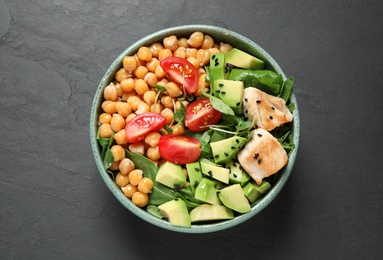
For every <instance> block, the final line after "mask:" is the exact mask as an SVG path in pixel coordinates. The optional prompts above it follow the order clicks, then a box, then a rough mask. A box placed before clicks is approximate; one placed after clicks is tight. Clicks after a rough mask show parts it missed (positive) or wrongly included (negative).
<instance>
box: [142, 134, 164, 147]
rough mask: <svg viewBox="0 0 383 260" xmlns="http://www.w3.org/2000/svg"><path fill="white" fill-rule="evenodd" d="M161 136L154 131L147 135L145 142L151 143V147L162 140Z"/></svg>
mask: <svg viewBox="0 0 383 260" xmlns="http://www.w3.org/2000/svg"><path fill="white" fill-rule="evenodd" d="M160 138H161V135H160V133H158V132H152V133H149V134H148V135H147V136H146V137H145V143H146V144H148V145H150V146H151V147H156V146H157V145H158V143H159V141H160Z"/></svg>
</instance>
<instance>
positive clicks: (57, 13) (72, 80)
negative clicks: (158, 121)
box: [0, 0, 383, 259]
mask: <svg viewBox="0 0 383 260" xmlns="http://www.w3.org/2000/svg"><path fill="white" fill-rule="evenodd" d="M194 23H202V24H210V25H217V26H222V27H225V28H228V29H231V30H233V31H236V32H238V33H240V34H243V35H245V36H247V37H248V38H250V39H252V40H254V41H255V42H257V43H258V44H259V45H260V46H262V47H263V48H264V49H265V50H266V51H268V52H269V54H271V55H272V56H273V57H274V58H275V59H276V60H277V61H278V62H279V64H280V65H281V67H282V68H283V69H284V71H285V73H286V74H287V75H288V76H290V75H292V76H294V77H295V79H296V85H295V93H296V95H297V98H298V101H299V108H300V113H301V145H300V147H299V155H298V159H297V162H296V166H295V168H294V171H293V173H292V176H291V178H290V179H289V181H288V182H287V184H286V186H285V188H284V190H283V191H282V192H281V193H280V195H279V196H278V198H277V199H276V200H275V201H274V202H273V203H272V204H271V205H270V206H269V207H268V208H267V209H265V210H264V211H263V212H262V213H260V214H259V215H257V216H256V217H254V218H253V219H251V220H250V221H247V222H246V223H244V224H242V225H240V226H237V227H234V228H231V229H229V230H226V231H222V232H218V233H212V234H203V235H190V234H178V233H173V232H170V231H164V230H161V229H159V228H157V227H155V226H152V225H149V224H147V223H145V222H143V221H142V220H140V219H138V218H137V217H136V216H134V215H132V214H131V213H130V212H128V211H127V210H126V209H125V208H123V207H122V206H121V205H120V204H119V203H118V202H117V201H116V200H115V199H114V197H113V196H112V194H111V193H110V192H109V191H108V190H107V188H106V187H105V185H104V183H103V182H102V179H101V178H100V176H99V175H98V173H97V169H96V166H95V163H94V161H93V158H92V153H91V150H90V144H89V133H88V132H89V131H88V123H89V113H90V107H91V102H92V98H93V94H94V92H95V89H96V87H97V85H98V82H99V81H100V79H101V78H102V76H103V74H104V72H105V71H106V69H107V68H108V66H109V65H110V63H111V62H112V61H113V60H114V59H115V58H116V57H117V55H118V54H119V53H120V52H121V51H123V50H124V49H125V48H126V47H127V46H129V45H130V44H131V43H133V42H134V41H136V40H138V39H139V38H141V37H143V36H145V35H147V34H149V33H152V32H154V31H156V30H159V29H163V28H166V27H169V26H176V25H181V24H194ZM382 23H383V4H382V2H380V1H352V0H344V1H318V2H317V1H311V3H308V2H306V1H275V0H274V1H262V3H261V2H260V1H250V0H248V1H218V0H216V1H177V2H176V1H170V0H165V1H122V0H108V1H91V0H79V1H66V0H52V1H37V0H24V1H22V0H18V1H10V0H0V82H1V95H0V111H1V112H0V122H1V126H0V134H1V137H2V140H1V142H0V148H1V149H0V152H1V157H0V169H1V175H0V208H1V211H0V225H1V226H0V228H1V229H0V258H1V259H107V258H108V259H148V258H152V259H180V258H185V259H200V258H201V259H210V258H212V259H218V258H221V259H250V258H254V257H256V258H259V259H378V258H379V256H380V257H381V256H383V247H382V244H383V240H382V232H383V218H382V216H383V209H382V207H383V205H382V195H383V194H382V193H383V175H382V173H383V172H382V171H383V170H382V169H383V160H382V158H381V157H382V155H383V149H382V147H383V134H382V126H383V105H382V101H381V100H382V98H383V95H382V93H383V91H382V87H383V74H382V72H383V65H382V60H381V58H382V47H381V46H383V33H382V29H381V25H382Z"/></svg>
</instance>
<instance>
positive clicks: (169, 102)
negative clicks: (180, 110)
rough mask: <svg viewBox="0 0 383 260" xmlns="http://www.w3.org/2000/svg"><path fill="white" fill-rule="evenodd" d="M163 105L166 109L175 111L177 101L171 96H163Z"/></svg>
mask: <svg viewBox="0 0 383 260" xmlns="http://www.w3.org/2000/svg"><path fill="white" fill-rule="evenodd" d="M161 104H162V105H164V107H166V108H170V109H173V108H174V104H175V100H174V98H172V97H171V96H162V98H161Z"/></svg>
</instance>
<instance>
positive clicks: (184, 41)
mask: <svg viewBox="0 0 383 260" xmlns="http://www.w3.org/2000/svg"><path fill="white" fill-rule="evenodd" d="M178 47H184V48H187V47H189V44H188V39H186V38H179V39H178Z"/></svg>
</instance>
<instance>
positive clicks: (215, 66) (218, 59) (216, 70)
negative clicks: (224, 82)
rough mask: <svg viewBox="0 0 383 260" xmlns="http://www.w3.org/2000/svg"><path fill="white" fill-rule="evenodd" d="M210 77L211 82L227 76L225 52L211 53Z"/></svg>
mask: <svg viewBox="0 0 383 260" xmlns="http://www.w3.org/2000/svg"><path fill="white" fill-rule="evenodd" d="M209 77H210V82H214V80H217V79H224V78H225V53H223V52H219V53H215V54H213V55H210V63H209ZM211 85H213V84H211Z"/></svg>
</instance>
